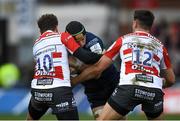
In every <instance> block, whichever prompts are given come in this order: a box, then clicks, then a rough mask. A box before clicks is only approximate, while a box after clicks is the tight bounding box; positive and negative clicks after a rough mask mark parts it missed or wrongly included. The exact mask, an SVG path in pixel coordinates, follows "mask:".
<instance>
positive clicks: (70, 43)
mask: <svg viewBox="0 0 180 121" xmlns="http://www.w3.org/2000/svg"><path fill="white" fill-rule="evenodd" d="M61 41H62V43H63V44H64V45H65V46H66V48H67V49H68V51H69V52H70V53H71V54H73V53H74V52H75V51H76V50H77V49H78V48H79V47H80V46H79V45H78V44H77V43H76V41H75V40H74V38H73V37H72V36H71V35H70V34H69V33H67V32H63V33H61Z"/></svg>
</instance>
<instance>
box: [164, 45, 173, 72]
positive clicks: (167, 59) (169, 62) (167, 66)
mask: <svg viewBox="0 0 180 121" xmlns="http://www.w3.org/2000/svg"><path fill="white" fill-rule="evenodd" d="M163 57H164V63H165V64H166V68H167V69H168V68H171V61H170V58H169V55H168V52H167V50H166V48H165V47H163Z"/></svg>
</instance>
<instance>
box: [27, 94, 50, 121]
mask: <svg viewBox="0 0 180 121" xmlns="http://www.w3.org/2000/svg"><path fill="white" fill-rule="evenodd" d="M47 110H48V106H47V105H46V104H44V103H41V102H37V101H36V100H35V99H34V97H31V99H30V102H29V105H28V115H27V120H39V119H40V118H41V117H42V116H43V115H44V114H45V113H46V111H47Z"/></svg>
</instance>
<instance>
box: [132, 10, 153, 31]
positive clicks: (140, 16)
mask: <svg viewBox="0 0 180 121" xmlns="http://www.w3.org/2000/svg"><path fill="white" fill-rule="evenodd" d="M136 19H137V20H139V21H140V25H141V27H145V28H147V29H150V28H151V27H152V24H153V21H154V15H153V13H152V12H151V11H148V10H136V11H135V12H134V20H136Z"/></svg>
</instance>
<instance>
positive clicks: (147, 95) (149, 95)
mask: <svg viewBox="0 0 180 121" xmlns="http://www.w3.org/2000/svg"><path fill="white" fill-rule="evenodd" d="M134 96H135V97H137V98H141V99H146V100H154V97H155V96H156V94H155V93H154V92H148V91H145V90H141V89H135V92H134Z"/></svg>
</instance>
